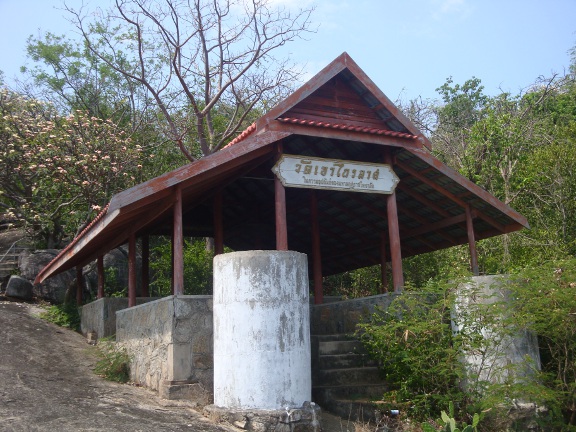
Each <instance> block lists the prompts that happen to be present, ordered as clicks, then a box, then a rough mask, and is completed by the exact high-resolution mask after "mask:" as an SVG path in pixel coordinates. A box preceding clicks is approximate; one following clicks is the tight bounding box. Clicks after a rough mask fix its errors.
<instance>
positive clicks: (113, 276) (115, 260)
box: [84, 245, 142, 297]
mask: <svg viewBox="0 0 576 432" xmlns="http://www.w3.org/2000/svg"><path fill="white" fill-rule="evenodd" d="M141 269H142V259H141V256H140V255H139V254H137V255H136V277H137V287H138V289H139V288H140V287H141V286H142V285H141V282H142V270H141ZM104 272H105V275H106V276H105V277H106V286H107V287H109V288H111V289H112V290H114V291H115V292H121V291H122V290H127V289H128V247H127V246H126V245H123V246H119V247H117V248H116V249H112V250H111V251H110V252H108V253H107V254H106V255H104ZM84 277H85V279H86V285H87V289H88V290H89V291H90V293H91V295H92V296H93V297H96V294H97V291H98V271H97V268H96V261H94V262H92V263H90V264H89V265H87V266H86V267H84ZM136 295H140V292H137V293H136Z"/></svg>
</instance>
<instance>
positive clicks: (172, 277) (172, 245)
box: [170, 218, 174, 295]
mask: <svg viewBox="0 0 576 432" xmlns="http://www.w3.org/2000/svg"><path fill="white" fill-rule="evenodd" d="M172 219H174V218H172ZM170 246H171V249H170V251H171V253H172V255H171V257H170V293H171V294H172V295H174V227H172V234H170Z"/></svg>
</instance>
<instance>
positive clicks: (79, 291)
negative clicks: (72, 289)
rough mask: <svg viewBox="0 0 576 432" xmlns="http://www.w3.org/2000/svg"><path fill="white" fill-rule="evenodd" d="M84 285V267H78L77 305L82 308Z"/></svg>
mask: <svg viewBox="0 0 576 432" xmlns="http://www.w3.org/2000/svg"><path fill="white" fill-rule="evenodd" d="M83 285H84V277H83V275H82V266H77V267H76V304H77V305H78V306H82V291H83V288H84V287H83Z"/></svg>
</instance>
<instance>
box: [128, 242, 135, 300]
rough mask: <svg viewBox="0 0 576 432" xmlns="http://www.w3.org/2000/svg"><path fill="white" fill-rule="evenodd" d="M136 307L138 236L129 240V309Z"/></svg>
mask: <svg viewBox="0 0 576 432" xmlns="http://www.w3.org/2000/svg"><path fill="white" fill-rule="evenodd" d="M133 306H136V234H134V233H131V234H130V238H129V239H128V307H133Z"/></svg>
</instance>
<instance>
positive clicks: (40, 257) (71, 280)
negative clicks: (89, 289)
mask: <svg viewBox="0 0 576 432" xmlns="http://www.w3.org/2000/svg"><path fill="white" fill-rule="evenodd" d="M59 252H60V251H59V250H57V249H46V250H38V251H35V252H32V253H29V254H23V255H22V256H21V257H20V275H21V276H22V277H23V278H25V279H28V280H29V281H34V279H35V278H36V275H37V274H38V273H39V272H40V270H42V269H43V268H44V267H45V266H46V265H47V264H48V263H49V262H50V261H52V260H53V259H54V258H55V257H56V255H58V253H59ZM75 280H76V272H75V271H74V270H68V271H66V272H64V273H60V274H58V275H56V276H53V277H50V278H48V279H47V280H45V281H44V282H42V283H41V284H39V285H36V286H34V294H35V295H36V297H38V298H41V299H43V300H47V301H49V302H51V303H56V304H60V303H63V302H64V299H65V297H66V291H67V289H68V288H69V287H70V286H71V285H72V284H75Z"/></svg>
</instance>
